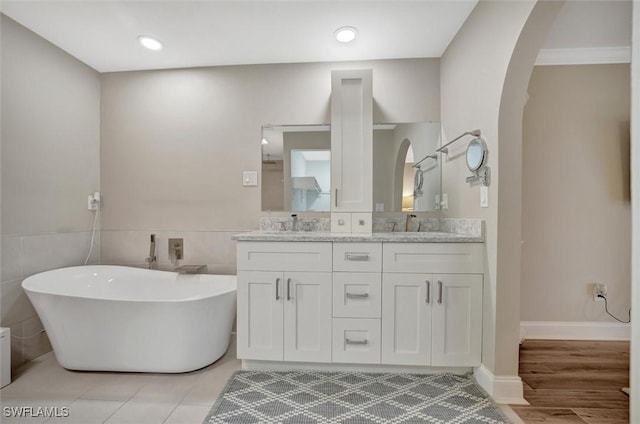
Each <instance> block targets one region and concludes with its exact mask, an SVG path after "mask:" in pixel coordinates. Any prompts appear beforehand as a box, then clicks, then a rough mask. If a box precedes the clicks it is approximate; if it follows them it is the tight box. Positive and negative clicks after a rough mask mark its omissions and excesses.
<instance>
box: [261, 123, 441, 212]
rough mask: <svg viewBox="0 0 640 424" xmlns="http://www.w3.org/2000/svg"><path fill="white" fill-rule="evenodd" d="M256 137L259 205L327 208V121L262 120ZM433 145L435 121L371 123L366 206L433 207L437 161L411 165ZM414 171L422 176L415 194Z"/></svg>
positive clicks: (380, 209)
mask: <svg viewBox="0 0 640 424" xmlns="http://www.w3.org/2000/svg"><path fill="white" fill-rule="evenodd" d="M262 136H263V140H264V141H263V144H262V210H263V211H330V209H331V204H330V190H331V187H330V184H331V181H330V174H331V173H330V168H331V163H330V158H329V155H330V149H331V131H330V126H329V125H327V124H321V125H277V126H276V125H268V126H264V127H263V129H262ZM265 142H266V143H267V144H265ZM439 145H440V124H439V123H436V122H422V123H403V124H376V125H374V130H373V202H374V204H373V205H372V209H373V210H374V211H377V212H399V211H401V210H406V211H409V210H415V211H432V210H434V209H435V208H436V207H435V206H436V204H435V197H436V195H439V194H440V163H439V161H438V160H433V159H427V160H426V161H423V162H422V163H420V169H416V168H413V164H414V163H416V161H419V160H420V159H422V158H423V157H424V156H426V155H431V154H433V153H434V152H435V149H437V148H438V147H439ZM414 171H416V172H419V175H420V177H419V178H422V179H423V183H422V188H421V189H420V190H418V191H416V193H415V196H414ZM314 179H315V181H314ZM405 180H406V183H405Z"/></svg>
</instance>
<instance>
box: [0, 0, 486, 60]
mask: <svg viewBox="0 0 640 424" xmlns="http://www.w3.org/2000/svg"><path fill="white" fill-rule="evenodd" d="M476 3H477V0H440V1H437V0H412V1H400V0H396V1H364V0H361V1H355V0H342V1H335V0H334V1H327V0H320V1H318V0H316V1H312V0H294V1H291V0H290V1H276V0H261V1H244V0H235V1H188V0H173V1H123V0H120V1H117V0H112V1H56V0H49V1H25V0H3V1H2V3H1V10H2V12H3V13H4V14H6V15H7V16H9V17H11V18H12V19H14V20H16V21H18V22H19V23H21V24H22V25H24V26H26V27H27V28H29V29H31V30H32V31H34V32H36V33H37V34H39V35H40V36H42V37H43V38H45V39H47V40H49V41H50V42H52V43H53V44H56V45H57V46H59V47H61V48H62V49H64V50H66V51H67V52H68V53H70V54H71V55H73V56H75V57H76V58H78V59H80V60H81V61H83V62H85V63H86V64H88V65H89V66H91V67H93V68H94V69H96V70H98V71H100V72H110V71H125V70H140V69H162V68H182V67H194V66H214V65H234V64H258V63H295V62H324V61H343V60H371V59H393V58H414V57H440V56H441V55H442V53H443V52H444V51H445V49H446V47H447V45H448V44H449V43H450V42H451V40H452V39H453V37H454V36H455V34H456V33H457V32H458V30H459V29H460V27H461V26H462V24H463V23H464V21H465V19H466V18H467V17H468V16H469V14H470V13H471V10H472V9H473V7H474V6H475V4H476ZM345 25H351V26H355V27H356V28H357V29H358V31H359V35H358V38H357V39H356V40H355V41H354V42H352V43H350V44H347V45H344V44H340V43H338V42H337V41H336V40H335V38H334V37H333V33H334V31H335V30H336V29H337V28H338V27H341V26H345ZM143 34H144V35H151V36H154V37H156V38H158V39H159V40H161V41H162V42H163V43H164V46H165V47H164V49H163V50H162V51H161V52H153V51H149V50H146V49H144V48H143V47H141V46H140V45H139V44H138V43H137V40H136V37H138V36H139V35H143Z"/></svg>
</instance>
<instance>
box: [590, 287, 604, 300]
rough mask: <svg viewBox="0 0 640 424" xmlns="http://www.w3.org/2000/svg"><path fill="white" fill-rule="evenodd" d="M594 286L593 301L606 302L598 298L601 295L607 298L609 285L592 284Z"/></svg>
mask: <svg viewBox="0 0 640 424" xmlns="http://www.w3.org/2000/svg"><path fill="white" fill-rule="evenodd" d="M591 285H592V290H593V300H594V301H595V302H604V299H603V298H601V297H598V296H600V295H602V296H606V295H607V285H606V284H600V283H591Z"/></svg>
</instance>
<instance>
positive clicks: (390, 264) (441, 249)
mask: <svg viewBox="0 0 640 424" xmlns="http://www.w3.org/2000/svg"><path fill="white" fill-rule="evenodd" d="M383 250H384V253H383V256H384V261H383V269H384V272H383V274H382V363H383V364H395V365H425V366H479V365H480V362H481V347H482V284H483V275H482V272H483V271H482V269H483V268H482V245H480V244H472V243H469V244H463V243H441V244H438V243H429V244H426V243H425V244H423V243H420V244H410V243H406V244H399V243H398V244H396V243H386V244H384V249H383ZM387 271H389V272H387ZM456 271H457V272H456Z"/></svg>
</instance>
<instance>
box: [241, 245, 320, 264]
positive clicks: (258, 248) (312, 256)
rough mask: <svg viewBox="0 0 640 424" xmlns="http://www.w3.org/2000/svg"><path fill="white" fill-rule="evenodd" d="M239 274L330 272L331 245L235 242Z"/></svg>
mask: <svg viewBox="0 0 640 424" xmlns="http://www.w3.org/2000/svg"><path fill="white" fill-rule="evenodd" d="M238 269H239V270H242V271H283V270H287V271H331V242H238Z"/></svg>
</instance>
